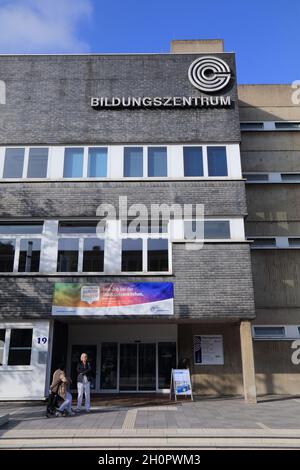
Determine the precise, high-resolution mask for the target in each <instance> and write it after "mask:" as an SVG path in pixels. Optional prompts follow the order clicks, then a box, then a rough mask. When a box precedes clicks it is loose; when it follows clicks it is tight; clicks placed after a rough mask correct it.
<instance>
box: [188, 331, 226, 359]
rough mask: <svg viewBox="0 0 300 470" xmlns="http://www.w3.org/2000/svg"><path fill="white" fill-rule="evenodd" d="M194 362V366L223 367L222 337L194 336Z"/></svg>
mask: <svg viewBox="0 0 300 470" xmlns="http://www.w3.org/2000/svg"><path fill="white" fill-rule="evenodd" d="M194 362H195V365H223V364H224V353H223V336H222V335H196V336H194Z"/></svg>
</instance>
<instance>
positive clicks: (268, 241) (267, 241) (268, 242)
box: [251, 238, 276, 248]
mask: <svg viewBox="0 0 300 470" xmlns="http://www.w3.org/2000/svg"><path fill="white" fill-rule="evenodd" d="M251 247H252V248H273V247H276V238H254V239H253V243H252V245H251Z"/></svg>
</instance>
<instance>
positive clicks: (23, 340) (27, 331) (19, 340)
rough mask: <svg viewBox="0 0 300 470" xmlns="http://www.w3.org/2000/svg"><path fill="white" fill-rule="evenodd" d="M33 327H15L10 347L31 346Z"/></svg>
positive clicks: (12, 331) (11, 335)
mask: <svg viewBox="0 0 300 470" xmlns="http://www.w3.org/2000/svg"><path fill="white" fill-rule="evenodd" d="M31 343H32V329H31V328H15V329H12V330H11V333H10V344H9V347H10V348H31Z"/></svg>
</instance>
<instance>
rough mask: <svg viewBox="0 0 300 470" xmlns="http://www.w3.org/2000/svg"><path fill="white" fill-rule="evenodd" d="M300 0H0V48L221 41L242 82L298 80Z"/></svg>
mask: <svg viewBox="0 0 300 470" xmlns="http://www.w3.org/2000/svg"><path fill="white" fill-rule="evenodd" d="M299 20H300V1H299V0H285V1H282V0H281V1H280V0H275V1H273V2H271V1H270V0H251V1H246V0H244V1H243V0H214V1H213V2H208V1H204V0H182V1H180V0H150V1H145V0H110V1H107V0H106V1H104V0H0V53H64V52H66V53H68V52H72V53H74V52H75V53H76V52H80V53H82V52H99V53H105V52H109V53H116V52H122V53H126V52H168V51H169V44H170V41H171V39H198V38H204V39H209V38H223V39H224V41H225V50H226V51H235V52H236V55H237V71H238V81H239V83H290V82H292V81H294V80H297V79H300V66H299V62H300V61H299V59H300V46H299V37H298V35H299Z"/></svg>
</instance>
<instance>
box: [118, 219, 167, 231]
mask: <svg viewBox="0 0 300 470" xmlns="http://www.w3.org/2000/svg"><path fill="white" fill-rule="evenodd" d="M121 224H122V225H121V230H122V233H168V221H167V220H162V219H160V220H157V221H156V220H140V219H128V220H122V223H121Z"/></svg>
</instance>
